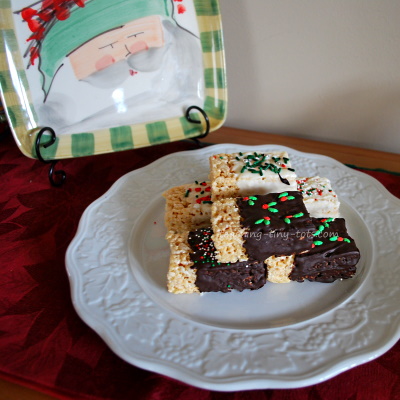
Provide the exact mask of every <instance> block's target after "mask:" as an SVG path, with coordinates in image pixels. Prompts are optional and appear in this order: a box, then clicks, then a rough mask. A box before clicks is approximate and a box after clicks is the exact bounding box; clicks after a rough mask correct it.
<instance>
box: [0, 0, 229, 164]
mask: <svg viewBox="0 0 400 400" xmlns="http://www.w3.org/2000/svg"><path fill="white" fill-rule="evenodd" d="M0 6H1V7H0V16H1V22H0V24H1V40H0V85H1V87H0V88H1V95H2V102H3V105H4V107H5V110H6V114H7V117H8V121H9V124H10V127H11V130H12V132H13V135H14V138H15V140H16V142H17V144H18V146H19V148H20V149H21V151H22V152H23V153H24V154H25V155H26V156H28V157H33V158H35V157H36V150H35V143H36V139H37V137H38V134H39V132H41V131H42V132H44V136H48V134H49V133H51V131H54V132H55V136H56V140H55V142H54V144H52V145H51V146H48V147H47V148H46V147H44V146H43V144H46V143H49V139H48V138H47V139H46V137H44V138H42V140H41V147H42V148H41V155H42V156H43V158H45V159H62V158H69V157H80V156H88V155H95V154H102V153H107V152H113V151H122V150H129V149H133V148H139V147H144V146H151V145H154V144H159V143H165V142H170V141H175V140H181V139H185V138H193V137H197V136H199V135H201V134H202V133H204V132H205V131H207V129H208V128H209V131H213V130H216V129H218V128H219V127H220V126H221V125H222V124H223V122H224V120H225V118H226V106H227V92H226V74H225V56H224V48H223V37H222V26H221V17H220V9H219V4H218V1H217V0H182V1H175V0H114V1H112V2H110V1H109V0H43V1H34V0H2V1H1V2H0Z"/></svg>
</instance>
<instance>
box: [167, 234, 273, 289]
mask: <svg viewBox="0 0 400 400" xmlns="http://www.w3.org/2000/svg"><path fill="white" fill-rule="evenodd" d="M211 237H212V231H211V229H210V228H203V229H197V230H195V231H193V232H186V233H173V232H170V233H169V234H168V235H167V239H168V241H169V244H170V248H171V257H170V265H169V271H168V291H169V292H171V293H199V292H230V291H232V290H234V289H235V290H239V291H243V290H244V289H251V290H255V289H259V288H260V287H262V286H264V284H265V279H266V270H265V266H264V263H263V262H259V261H247V262H237V263H227V264H224V263H220V262H218V261H217V259H216V256H215V247H214V244H213V241H212V238H211Z"/></svg>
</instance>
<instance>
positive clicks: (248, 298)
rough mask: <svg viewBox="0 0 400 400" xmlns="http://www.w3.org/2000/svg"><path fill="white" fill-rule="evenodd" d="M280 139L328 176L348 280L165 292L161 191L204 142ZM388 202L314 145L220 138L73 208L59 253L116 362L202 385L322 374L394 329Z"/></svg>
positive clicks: (196, 174)
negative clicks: (77, 211)
mask: <svg viewBox="0 0 400 400" xmlns="http://www.w3.org/2000/svg"><path fill="white" fill-rule="evenodd" d="M276 149H285V150H287V151H288V152H289V154H290V156H291V161H292V163H293V165H294V166H295V168H296V172H297V174H298V176H312V175H320V176H324V177H327V178H329V179H330V180H331V182H332V185H333V187H334V189H335V191H336V192H337V193H338V195H339V198H340V200H341V213H342V215H343V216H344V217H345V218H346V221H347V226H348V228H349V231H350V234H351V235H352V237H353V238H354V239H355V241H356V243H357V245H358V247H359V248H360V251H361V261H360V263H359V265H358V272H357V274H356V276H355V277H354V278H353V279H350V280H344V281H337V282H335V283H333V284H323V283H311V282H304V283H297V282H292V283H289V284H282V285H279V284H273V283H270V282H268V283H267V284H266V285H265V286H264V287H263V288H261V289H260V290H258V291H244V292H242V293H238V292H232V293H228V294H222V293H205V294H203V295H193V294H192V295H173V294H170V293H168V292H167V291H166V274H167V269H168V258H169V249H168V245H167V243H166V241H165V240H164V235H165V227H164V224H163V219H164V201H163V199H162V197H161V193H162V192H163V191H164V190H166V189H168V188H170V187H172V186H176V185H180V184H183V183H188V182H192V181H194V180H205V179H207V176H208V157H209V156H210V155H212V154H216V153H222V152H225V153H230V152H238V151H269V150H276ZM399 235H400V201H399V200H398V199H397V198H395V197H394V196H392V195H391V194H390V193H389V192H388V191H387V190H386V189H385V188H384V187H383V186H382V185H381V184H380V183H379V182H378V181H376V180H375V179H373V178H371V177H370V176H367V175H365V174H363V173H361V172H358V171H354V170H352V169H350V168H348V167H345V166H344V165H343V164H341V163H339V162H337V161H335V160H333V159H331V158H328V157H325V156H321V155H317V154H308V153H302V152H299V151H296V150H293V149H290V148H285V147H283V146H275V145H265V146H252V147H250V146H239V145H233V144H221V145H214V146H211V147H207V148H204V149H199V150H194V151H185V152H181V153H175V154H171V155H169V156H166V157H163V158H161V159H159V160H157V161H156V162H154V163H152V164H150V165H148V166H147V167H144V168H142V169H138V170H135V171H132V172H131V173H129V174H127V175H125V176H123V177H122V178H120V179H119V180H118V181H117V182H116V183H115V184H114V185H113V187H112V188H111V189H110V190H109V191H108V192H107V193H106V194H105V195H104V196H102V197H101V198H99V199H98V200H97V201H95V202H94V203H93V204H92V205H90V206H89V207H88V209H87V210H86V211H85V213H84V214H83V217H82V220H81V222H80V226H79V229H78V233H77V235H76V237H75V238H74V240H73V241H72V243H71V244H70V247H69V249H68V251H67V255H66V265H67V271H68V274H69V277H70V282H71V286H72V299H73V303H74V306H75V308H76V310H77V312H78V313H79V315H80V316H81V318H82V319H83V320H84V321H85V322H86V323H87V324H88V325H89V326H90V327H92V328H93V329H94V330H95V331H96V332H97V333H98V334H99V335H100V336H101V337H102V338H103V339H104V341H105V342H106V343H107V344H108V345H109V346H110V348H111V349H112V350H113V351H114V352H115V353H116V354H118V355H119V356H120V357H121V358H123V359H124V360H126V361H127V362H129V363H131V364H134V365H136V366H139V367H141V368H144V369H148V370H152V371H155V372H159V373H161V374H164V375H167V376H170V377H173V378H175V379H178V380H181V381H184V382H186V383H189V384H192V385H195V386H198V387H202V388H208V389H213V390H223V391H233V390H244V389H261V388H293V387H301V386H306V385H311V384H315V383H318V382H321V381H324V380H326V379H328V378H330V377H332V376H335V375H337V374H339V373H340V372H342V371H345V370H347V369H349V368H352V367H354V366H356V365H359V364H362V363H365V362H367V361H369V360H372V359H374V358H376V357H378V356H379V355H381V354H383V353H384V352H385V351H387V350H388V349H389V348H390V347H391V346H393V345H394V344H395V343H396V341H397V340H398V338H399V336H400V335H399V333H400V330H399V307H398V305H399V304H400V290H399V287H400V284H399V268H398V266H399V263H398V260H399V258H400V247H399V245H398V240H399V237H400V236H399Z"/></svg>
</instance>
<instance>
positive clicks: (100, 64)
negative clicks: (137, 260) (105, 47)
mask: <svg viewBox="0 0 400 400" xmlns="http://www.w3.org/2000/svg"><path fill="white" fill-rule="evenodd" d="M114 63H115V58H114V57H113V56H111V55H106V56H103V57H101V58H100V59H99V60H97V61H96V64H95V67H96V69H97V71H101V70H102V69H104V68H107V67H109V66H110V65H112V64H114Z"/></svg>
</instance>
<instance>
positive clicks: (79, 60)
mask: <svg viewBox="0 0 400 400" xmlns="http://www.w3.org/2000/svg"><path fill="white" fill-rule="evenodd" d="M162 46H164V32H163V26H162V21H161V18H160V17H159V16H156V15H154V16H150V17H145V18H141V19H138V20H135V21H132V22H129V23H127V24H125V25H124V26H122V27H118V28H115V29H112V30H110V31H108V32H105V33H103V34H101V35H99V36H96V37H95V38H93V39H92V40H90V41H89V42H86V43H84V44H83V45H82V46H80V47H79V48H78V49H76V50H75V51H73V52H72V53H71V54H69V56H68V57H69V60H70V63H71V65H72V68H73V70H74V73H75V76H76V77H77V79H79V80H83V79H85V78H87V77H89V76H90V75H92V74H95V73H97V72H99V71H102V70H105V69H106V68H109V67H110V66H113V65H114V64H116V63H118V61H122V60H126V59H128V58H129V57H130V56H132V55H133V54H136V53H139V52H143V51H147V50H149V49H151V48H160V47H162Z"/></svg>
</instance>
